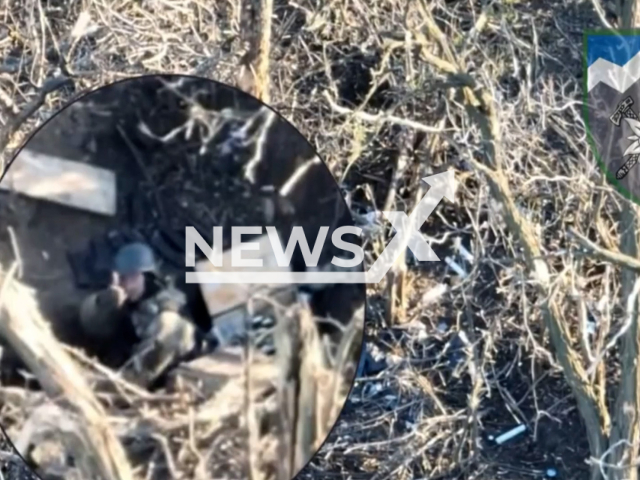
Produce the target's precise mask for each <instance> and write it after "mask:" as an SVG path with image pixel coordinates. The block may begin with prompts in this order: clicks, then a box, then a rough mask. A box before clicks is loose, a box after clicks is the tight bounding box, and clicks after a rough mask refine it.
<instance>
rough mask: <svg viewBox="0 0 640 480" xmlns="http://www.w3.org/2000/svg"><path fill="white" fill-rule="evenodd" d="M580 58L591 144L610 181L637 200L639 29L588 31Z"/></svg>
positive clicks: (639, 182)
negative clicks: (635, 30) (582, 57)
mask: <svg viewBox="0 0 640 480" xmlns="http://www.w3.org/2000/svg"><path fill="white" fill-rule="evenodd" d="M584 63H585V101H584V114H585V121H586V125H587V132H588V136H589V140H590V143H591V146H592V148H593V150H594V153H595V155H596V158H597V159H598V163H599V164H600V167H601V168H602V169H603V170H604V172H605V173H606V174H607V176H608V178H609V180H610V181H611V182H612V183H613V185H614V186H615V187H616V188H617V189H618V190H619V191H620V192H621V193H623V194H624V195H625V196H627V197H630V198H632V199H633V200H634V201H636V202H638V203H640V169H638V168H636V165H637V164H638V159H640V120H639V119H638V115H637V114H636V110H635V108H637V101H636V100H637V99H638V98H640V30H639V31H638V32H627V31H624V32H622V31H620V32H618V31H611V30H602V31H592V32H587V33H586V34H585V62H584Z"/></svg>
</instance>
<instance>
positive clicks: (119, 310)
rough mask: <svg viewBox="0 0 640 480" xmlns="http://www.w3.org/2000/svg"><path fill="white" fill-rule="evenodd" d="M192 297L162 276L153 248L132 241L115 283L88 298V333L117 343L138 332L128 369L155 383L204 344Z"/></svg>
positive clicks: (119, 258)
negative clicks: (190, 307)
mask: <svg viewBox="0 0 640 480" xmlns="http://www.w3.org/2000/svg"><path fill="white" fill-rule="evenodd" d="M186 303H187V302H186V297H185V295H184V294H183V292H181V291H180V290H178V289H177V288H175V287H174V285H173V283H172V282H171V281H170V280H168V279H166V278H162V277H161V276H160V274H159V272H158V269H157V266H156V261H155V257H154V254H153V251H152V250H151V248H150V247H149V246H148V245H146V244H144V243H131V244H128V245H125V246H124V247H122V248H121V249H120V250H119V251H118V252H117V254H116V257H115V260H114V272H113V281H112V285H111V286H110V287H109V288H107V289H105V290H104V291H101V292H98V293H96V294H94V295H92V296H90V297H89V298H88V299H87V300H86V301H85V302H84V304H83V306H82V307H81V322H82V325H83V329H84V330H85V332H86V333H87V334H88V335H90V336H93V337H94V338H96V340H98V341H102V342H103V344H105V343H106V342H109V343H111V347H112V348H113V347H116V346H117V345H120V344H122V343H127V342H128V339H130V338H131V333H133V334H134V336H135V342H133V343H134V344H135V346H134V348H133V351H132V352H127V354H128V357H130V358H131V362H130V364H131V365H130V367H131V368H129V369H128V373H129V374H130V375H131V376H133V377H134V379H135V380H137V381H138V382H140V383H143V384H145V385H147V386H150V385H151V384H153V383H154V382H155V381H156V380H158V379H159V378H160V377H161V376H162V375H163V373H165V372H166V371H167V370H168V369H169V368H171V367H172V366H174V365H175V364H176V363H177V362H179V361H180V360H182V359H184V358H186V357H187V356H189V355H191V354H193V353H194V352H196V351H197V349H198V348H199V346H200V345H199V344H200V341H201V334H200V332H199V331H198V329H197V327H196V326H195V325H194V324H193V323H192V322H191V321H190V320H189V319H188V314H187V305H186ZM127 329H128V330H129V331H127ZM123 340H124V342H123ZM125 350H126V348H125Z"/></svg>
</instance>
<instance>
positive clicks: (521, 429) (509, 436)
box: [496, 424, 527, 445]
mask: <svg viewBox="0 0 640 480" xmlns="http://www.w3.org/2000/svg"><path fill="white" fill-rule="evenodd" d="M526 430H527V427H526V426H525V425H522V424H521V425H518V426H517V427H515V428H512V429H511V430H509V431H508V432H505V433H503V434H502V435H500V436H499V437H498V438H496V443H497V444H498V445H502V444H503V443H505V442H507V441H509V440H511V439H512V438H513V437H515V436H517V435H520V434H521V433H523V432H524V431H526Z"/></svg>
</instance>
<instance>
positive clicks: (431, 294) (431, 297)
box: [422, 283, 449, 306]
mask: <svg viewBox="0 0 640 480" xmlns="http://www.w3.org/2000/svg"><path fill="white" fill-rule="evenodd" d="M448 288H449V287H448V286H447V285H446V284H444V283H439V284H438V285H436V286H435V287H433V288H432V289H430V290H429V291H428V292H427V293H425V294H424V295H423V296H422V304H423V306H426V305H429V304H432V303H434V302H436V301H437V300H439V299H440V297H442V295H444V294H445V293H447V290H448Z"/></svg>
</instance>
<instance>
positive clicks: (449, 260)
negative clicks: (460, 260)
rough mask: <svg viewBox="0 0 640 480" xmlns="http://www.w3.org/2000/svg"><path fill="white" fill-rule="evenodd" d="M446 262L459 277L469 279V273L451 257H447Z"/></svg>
mask: <svg viewBox="0 0 640 480" xmlns="http://www.w3.org/2000/svg"><path fill="white" fill-rule="evenodd" d="M444 261H445V262H446V263H447V265H449V267H451V269H452V270H453V271H454V272H456V273H457V274H458V276H460V277H462V278H467V272H466V271H465V270H464V268H462V267H461V266H460V265H458V264H457V263H456V262H455V261H454V260H453V259H452V258H451V257H445V259H444Z"/></svg>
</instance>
